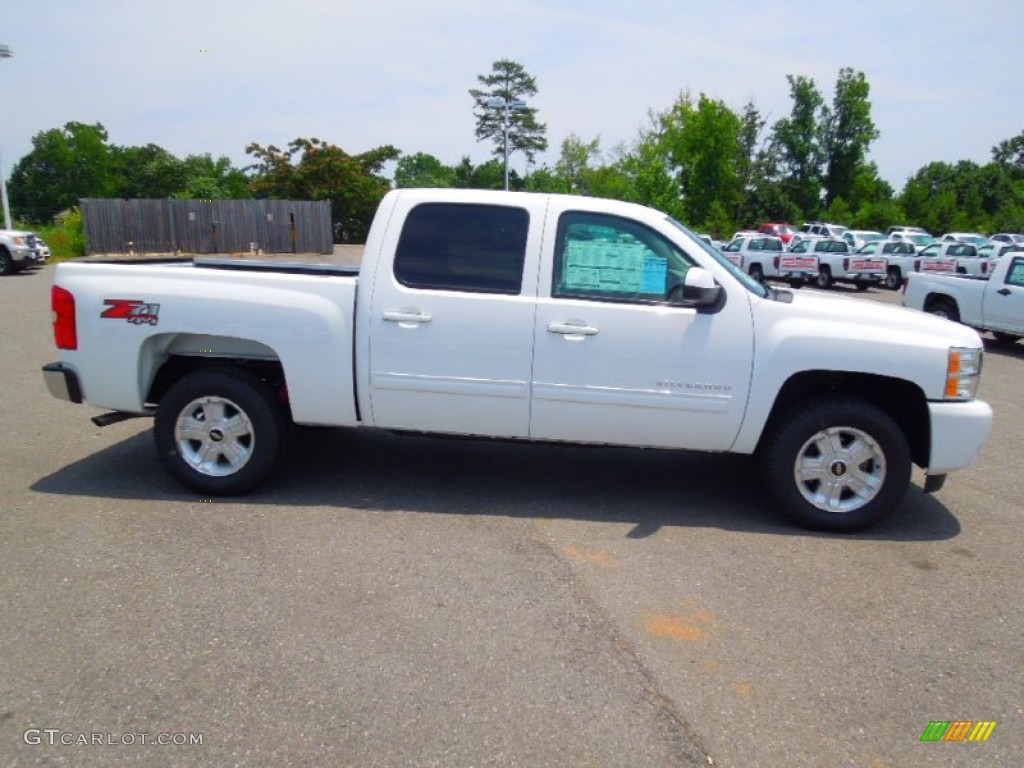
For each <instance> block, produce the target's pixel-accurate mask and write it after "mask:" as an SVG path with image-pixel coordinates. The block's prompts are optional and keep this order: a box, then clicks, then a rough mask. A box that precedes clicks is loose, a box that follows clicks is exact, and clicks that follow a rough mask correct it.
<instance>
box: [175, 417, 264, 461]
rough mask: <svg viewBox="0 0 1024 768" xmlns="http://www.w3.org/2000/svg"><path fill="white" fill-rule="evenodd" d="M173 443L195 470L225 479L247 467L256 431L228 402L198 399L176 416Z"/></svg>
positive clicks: (247, 419) (250, 422)
mask: <svg viewBox="0 0 1024 768" xmlns="http://www.w3.org/2000/svg"><path fill="white" fill-rule="evenodd" d="M174 442H175V443H176V444H177V446H178V452H179V453H180V454H181V458H182V459H184V460H185V462H186V463H187V464H188V465H189V466H190V467H192V468H193V469H194V470H196V471H197V472H200V473H202V474H204V475H210V476H212V477H224V476H226V475H232V474H234V473H236V472H238V471H239V470H241V469H242V467H244V466H245V465H246V464H247V463H248V461H249V459H250V458H251V457H252V452H253V447H254V445H255V431H254V430H253V426H252V421H250V419H249V416H248V415H247V414H246V413H245V411H243V410H242V409H241V408H239V407H238V406H237V405H236V404H235V403H233V402H231V401H230V400H228V399H227V398H223V397H197V398H196V399H195V400H193V401H191V402H190V403H189V404H188V405H186V406H185V407H184V408H182V409H181V412H180V413H179V414H178V419H177V421H176V422H175V424H174Z"/></svg>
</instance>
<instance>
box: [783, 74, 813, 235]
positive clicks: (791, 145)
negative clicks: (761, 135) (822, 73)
mask: <svg viewBox="0 0 1024 768" xmlns="http://www.w3.org/2000/svg"><path fill="white" fill-rule="evenodd" d="M786 80H788V81H789V92H790V96H791V97H792V99H793V107H792V110H791V112H790V115H789V117H785V118H782V119H781V120H779V121H778V122H776V123H775V126H774V128H773V139H772V140H773V142H774V143H775V146H776V148H777V150H778V153H779V165H780V170H781V172H782V179H781V185H782V191H783V193H784V195H785V197H786V198H788V199H790V200H792V201H793V203H795V204H796V206H797V207H798V208H799V209H800V211H801V212H802V214H803V215H804V216H807V217H812V216H816V215H817V214H818V211H819V210H820V209H821V189H822V182H823V178H822V166H823V164H824V160H825V152H824V148H823V146H822V130H821V114H822V108H823V107H824V104H825V99H824V98H823V97H822V95H821V93H820V92H819V91H818V87H817V86H816V85H815V83H814V80H813V79H812V78H809V77H804V76H803V75H796V76H794V75H787V76H786Z"/></svg>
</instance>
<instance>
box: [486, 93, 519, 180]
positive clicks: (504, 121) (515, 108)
mask: <svg viewBox="0 0 1024 768" xmlns="http://www.w3.org/2000/svg"><path fill="white" fill-rule="evenodd" d="M487 107H488V108H489V109H500V110H501V127H502V133H503V136H504V139H503V141H502V145H501V146H502V152H503V154H504V155H505V191H506V192H507V191H508V128H509V123H510V122H511V118H510V116H511V113H513V112H522V111H523V110H525V109H526V102H525V101H523V100H522V99H516V100H514V101H510V100H508V99H503V98H501V97H500V96H495V97H494V98H493V99H488V100H487Z"/></svg>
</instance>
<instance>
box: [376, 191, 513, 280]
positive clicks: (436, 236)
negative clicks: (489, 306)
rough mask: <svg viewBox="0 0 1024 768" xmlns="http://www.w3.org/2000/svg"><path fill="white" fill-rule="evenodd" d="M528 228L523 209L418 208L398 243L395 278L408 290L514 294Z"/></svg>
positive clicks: (460, 205)
mask: <svg viewBox="0 0 1024 768" xmlns="http://www.w3.org/2000/svg"><path fill="white" fill-rule="evenodd" d="M529 226H530V216H529V214H528V213H527V212H526V211H525V210H523V209H522V208H512V207H509V206H499V205H472V204H463V203H425V204H423V205H418V206H416V207H415V208H413V209H412V210H411V211H410V212H409V215H408V216H407V217H406V220H405V226H404V227H403V228H402V234H401V237H400V238H399V240H398V251H397V252H396V253H395V267H394V269H395V278H396V279H397V280H398V282H400V283H401V284H402V285H405V286H408V287H409V288H421V289H425V290H438V291H465V292H470V293H506V294H511V295H515V294H518V293H519V292H520V291H521V290H522V285H523V262H524V260H525V258H526V235H527V231H528V230H529Z"/></svg>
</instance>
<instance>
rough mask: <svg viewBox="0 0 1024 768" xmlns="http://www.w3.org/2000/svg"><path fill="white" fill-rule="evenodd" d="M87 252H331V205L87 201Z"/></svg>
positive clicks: (84, 210)
mask: <svg viewBox="0 0 1024 768" xmlns="http://www.w3.org/2000/svg"><path fill="white" fill-rule="evenodd" d="M81 203H82V225H83V228H84V230H85V242H86V252H87V253H90V254H96V253H129V252H134V253H177V252H182V253H244V252H249V251H252V250H253V249H254V248H255V249H259V250H261V251H263V252H265V253H323V254H329V253H331V252H332V249H333V244H334V238H333V237H332V233H331V203H330V201H327V200H172V199H166V200H103V199H95V198H90V199H84V200H82V201H81Z"/></svg>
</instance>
